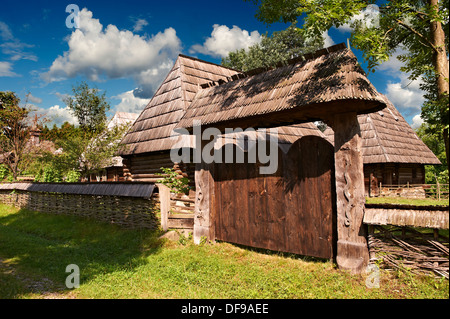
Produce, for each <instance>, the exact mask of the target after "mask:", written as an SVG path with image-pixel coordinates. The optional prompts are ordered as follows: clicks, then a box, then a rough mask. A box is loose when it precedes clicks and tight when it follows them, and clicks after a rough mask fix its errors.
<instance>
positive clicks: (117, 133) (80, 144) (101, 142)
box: [36, 123, 131, 182]
mask: <svg viewBox="0 0 450 319" xmlns="http://www.w3.org/2000/svg"><path fill="white" fill-rule="evenodd" d="M130 125H131V123H130V124H124V125H119V126H115V127H113V128H107V127H104V129H103V130H102V131H98V132H96V133H94V134H84V132H82V131H80V130H75V131H73V129H68V128H69V125H66V129H63V127H61V130H62V131H63V132H66V133H67V135H65V134H61V137H60V138H58V139H56V140H55V144H56V145H57V146H58V147H60V148H61V149H62V150H63V151H62V152H58V153H54V152H47V153H46V154H45V155H44V156H42V157H41V158H40V159H39V161H40V166H39V168H38V169H37V172H36V175H37V179H38V180H39V181H46V180H48V179H51V180H52V181H55V182H58V181H62V180H66V181H68V182H69V181H74V180H77V179H78V177H79V176H83V177H88V176H90V175H91V174H98V173H100V172H101V171H102V170H104V168H105V167H109V166H112V164H113V162H114V155H115V154H116V153H117V152H118V150H119V148H120V147H121V144H120V141H121V140H122V138H123V136H124V134H125V132H126V131H127V130H128V129H129V128H130ZM52 130H53V129H52ZM55 132H56V130H55Z"/></svg>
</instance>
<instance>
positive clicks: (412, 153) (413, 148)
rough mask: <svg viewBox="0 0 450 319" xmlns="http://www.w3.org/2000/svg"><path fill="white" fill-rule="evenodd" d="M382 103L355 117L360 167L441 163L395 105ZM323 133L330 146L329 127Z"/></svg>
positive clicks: (332, 133)
mask: <svg viewBox="0 0 450 319" xmlns="http://www.w3.org/2000/svg"><path fill="white" fill-rule="evenodd" d="M386 101H387V106H386V108H384V109H383V110H381V111H378V112H374V113H369V114H363V115H359V116H358V122H359V125H360V127H361V137H362V142H363V149H362V152H363V160H364V164H374V163H416V164H425V165H427V164H429V165H432V164H433V165H434V164H441V162H440V161H439V160H438V158H437V157H436V156H435V155H434V154H433V152H432V151H431V150H430V149H429V148H428V147H427V146H426V145H425V143H423V142H422V140H421V139H420V138H419V137H418V136H417V134H416V133H415V132H414V130H413V129H412V128H411V126H409V124H408V123H407V122H406V120H405V119H404V118H403V116H402V115H401V114H400V112H399V111H398V110H397V109H396V108H395V106H394V105H393V104H392V103H391V102H390V101H389V100H388V99H387V98H386ZM324 134H325V136H326V137H327V139H328V140H329V141H330V142H331V143H332V144H334V132H333V130H332V128H331V127H328V128H327V129H326V130H325V132H324Z"/></svg>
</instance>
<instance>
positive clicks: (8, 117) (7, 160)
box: [0, 92, 30, 180]
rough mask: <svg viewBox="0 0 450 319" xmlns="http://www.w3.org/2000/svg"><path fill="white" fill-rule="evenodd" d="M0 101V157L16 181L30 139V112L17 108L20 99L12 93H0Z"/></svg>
mask: <svg viewBox="0 0 450 319" xmlns="http://www.w3.org/2000/svg"><path fill="white" fill-rule="evenodd" d="M0 101H1V102H0V157H1V158H2V161H3V163H4V164H5V165H6V166H7V167H8V169H9V170H10V172H11V174H12V177H13V179H14V180H16V179H17V176H18V175H19V165H20V163H21V161H22V160H23V158H24V152H25V148H26V146H27V143H28V140H29V139H30V129H29V126H28V123H27V120H28V114H29V112H30V111H29V110H28V109H26V108H23V107H20V106H19V103H20V99H19V98H18V97H17V96H16V95H15V93H13V92H0Z"/></svg>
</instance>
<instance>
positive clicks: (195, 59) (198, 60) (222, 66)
mask: <svg viewBox="0 0 450 319" xmlns="http://www.w3.org/2000/svg"><path fill="white" fill-rule="evenodd" d="M178 57H182V58H187V59H190V60H193V61H197V62H202V63H206V64H211V65H214V66H218V67H221V68H224V69H228V70H231V71H235V72H241V71H239V70H235V69H233V68H229V67H227V66H224V65H221V64H217V63H214V62H210V61H205V60H202V59H199V58H195V57H192V56H189V55H185V54H182V53H180V54H178Z"/></svg>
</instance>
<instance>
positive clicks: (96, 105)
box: [64, 82, 110, 133]
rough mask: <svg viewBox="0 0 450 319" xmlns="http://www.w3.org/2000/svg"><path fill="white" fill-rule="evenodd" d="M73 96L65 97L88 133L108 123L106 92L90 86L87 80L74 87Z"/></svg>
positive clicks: (96, 130) (68, 105)
mask: <svg viewBox="0 0 450 319" xmlns="http://www.w3.org/2000/svg"><path fill="white" fill-rule="evenodd" d="M72 92H73V96H69V97H67V98H65V99H64V102H65V103H66V105H67V107H68V108H69V109H70V111H71V113H72V114H73V115H74V116H75V117H76V118H77V119H78V123H79V125H80V128H81V129H83V130H86V131H87V132H88V133H95V132H99V131H102V130H103V128H104V126H105V125H106V112H107V111H109V109H110V105H109V104H108V103H107V102H106V92H103V94H100V91H99V90H98V89H97V88H90V87H89V86H88V84H87V83H86V82H82V83H81V84H79V85H77V86H73V87H72Z"/></svg>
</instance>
